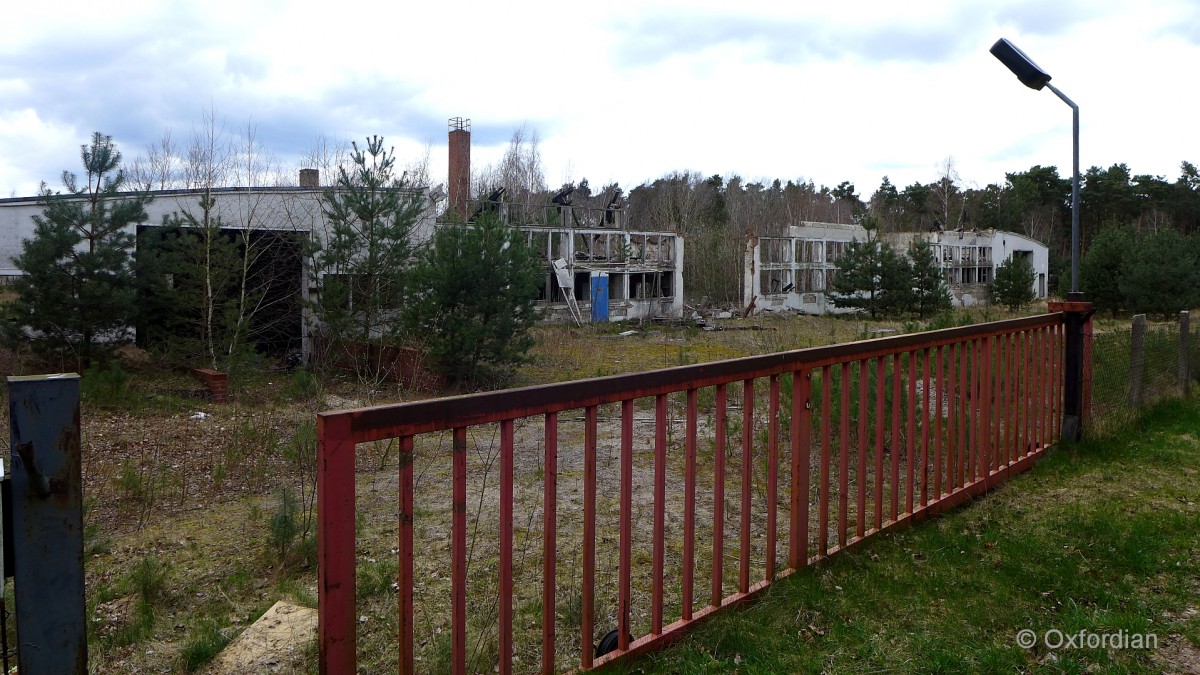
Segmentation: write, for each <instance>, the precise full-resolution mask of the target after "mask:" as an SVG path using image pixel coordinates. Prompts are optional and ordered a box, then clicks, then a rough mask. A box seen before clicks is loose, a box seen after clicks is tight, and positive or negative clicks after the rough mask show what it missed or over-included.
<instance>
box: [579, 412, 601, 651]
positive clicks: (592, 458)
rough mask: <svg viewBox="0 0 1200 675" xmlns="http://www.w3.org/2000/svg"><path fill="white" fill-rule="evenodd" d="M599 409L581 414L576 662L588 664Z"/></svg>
mask: <svg viewBox="0 0 1200 675" xmlns="http://www.w3.org/2000/svg"><path fill="white" fill-rule="evenodd" d="M598 416H599V410H598V408H597V407H596V406H594V405H591V406H588V407H587V408H586V409H585V410H584V413H583V589H582V596H583V599H582V603H581V604H582V607H583V620H582V622H581V624H582V625H581V626H580V650H581V652H582V653H581V654H580V657H581V659H580V664H581V665H582V666H583V667H584V668H591V667H592V654H593V651H592V650H593V644H592V639H593V638H594V637H595V626H594V625H593V621H594V619H595V616H596V612H595V607H596V604H595V603H596V421H597V418H598Z"/></svg>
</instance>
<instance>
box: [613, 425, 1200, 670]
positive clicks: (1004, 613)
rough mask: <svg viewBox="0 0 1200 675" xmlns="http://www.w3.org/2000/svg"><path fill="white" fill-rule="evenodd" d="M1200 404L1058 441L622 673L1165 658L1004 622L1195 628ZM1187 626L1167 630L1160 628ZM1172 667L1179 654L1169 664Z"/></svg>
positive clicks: (1137, 665)
mask: <svg viewBox="0 0 1200 675" xmlns="http://www.w3.org/2000/svg"><path fill="white" fill-rule="evenodd" d="M1196 429H1200V403H1198V402H1196V401H1190V402H1171V403H1167V404H1163V405H1160V406H1157V407H1155V408H1154V409H1152V410H1151V411H1150V412H1149V413H1148V414H1147V415H1145V416H1144V417H1143V418H1141V419H1140V420H1139V422H1138V423H1137V424H1136V425H1135V426H1134V427H1132V428H1130V429H1128V430H1127V431H1125V432H1124V433H1122V434H1121V435H1119V436H1116V437H1112V438H1109V439H1106V440H1096V441H1087V442H1084V443H1080V444H1076V445H1073V446H1067V447H1063V448H1061V449H1059V450H1057V451H1054V452H1052V454H1051V455H1050V456H1049V457H1047V458H1046V459H1045V460H1044V461H1043V462H1042V463H1041V464H1040V465H1038V466H1037V467H1035V468H1034V469H1033V470H1032V471H1031V472H1030V473H1029V474H1027V475H1025V476H1022V477H1019V478H1017V479H1015V480H1012V481H1010V482H1009V483H1007V484H1005V485H1004V486H1001V487H1000V488H998V489H997V490H996V491H995V492H993V493H992V494H990V495H988V496H986V497H984V498H981V499H978V500H976V501H975V502H974V503H972V504H970V505H968V506H966V507H964V508H960V509H958V510H956V511H954V512H951V513H949V514H946V515H944V516H942V517H940V518H937V519H935V520H932V521H929V522H927V523H924V524H921V525H919V526H917V527H914V528H912V529H909V530H906V531H903V532H900V533H897V534H895V535H891V536H885V537H882V538H879V539H878V540H876V541H874V542H871V543H868V544H867V545H865V546H864V547H862V548H860V549H858V550H856V551H853V552H851V553H847V554H843V555H839V556H836V557H835V558H834V559H832V560H830V561H828V562H827V563H825V564H822V565H819V566H817V567H815V568H812V569H810V570H807V571H804V572H801V573H798V574H795V575H793V576H791V577H789V578H788V579H785V580H782V581H780V582H778V583H776V584H775V585H773V586H772V587H771V588H770V589H769V590H768V591H767V592H766V593H765V594H764V595H763V596H762V598H761V599H760V600H759V601H758V602H757V603H755V604H753V605H751V606H750V607H749V608H747V609H746V610H744V611H733V612H728V613H726V614H724V615H722V616H718V617H715V618H714V619H712V620H711V621H710V622H708V623H706V624H704V625H703V626H700V627H698V628H697V630H696V631H695V632H694V633H692V634H691V635H690V636H688V638H686V639H685V640H684V641H683V642H682V643H681V644H679V645H677V646H675V647H673V648H671V649H668V650H666V651H664V652H661V653H658V654H654V655H651V656H649V657H647V658H644V659H641V660H639V661H635V662H632V663H629V664H625V665H623V666H620V667H618V668H617V669H616V670H618V671H619V672H656V673H657V672H662V673H667V672H670V673H699V672H734V671H737V672H741V673H781V672H819V671H823V672H834V673H838V672H844V673H851V672H930V673H939V672H941V673H959V672H1022V671H1027V670H1035V669H1039V670H1041V669H1044V670H1049V671H1052V672H1146V673H1152V672H1161V671H1162V670H1164V669H1170V668H1171V667H1172V665H1171V664H1170V663H1169V662H1163V661H1161V660H1159V659H1161V658H1166V657H1161V656H1160V657H1158V659H1156V656H1155V650H1153V649H1105V648H1098V649H1090V648H1087V647H1086V646H1084V647H1082V648H1059V649H1051V648H1050V647H1049V646H1048V645H1047V644H1045V640H1044V639H1043V638H1039V639H1040V642H1039V644H1038V645H1036V646H1035V647H1033V648H1032V649H1024V648H1022V647H1020V646H1018V644H1017V641H1016V635H1017V633H1018V631H1020V630H1022V629H1031V630H1033V631H1035V632H1036V633H1037V634H1038V635H1039V636H1044V635H1045V633H1046V631H1049V630H1052V629H1057V630H1060V631H1062V633H1064V634H1075V633H1078V632H1079V631H1082V630H1086V631H1088V632H1089V633H1101V634H1103V633H1113V632H1116V631H1126V632H1128V633H1153V634H1155V635H1156V636H1157V639H1158V641H1159V645H1160V646H1161V645H1163V644H1164V643H1166V642H1167V641H1168V640H1171V639H1188V640H1190V641H1191V644H1192V645H1193V648H1195V646H1196V644H1197V642H1198V640H1200V618H1197V616H1196V607H1197V600H1196V598H1197V586H1196V581H1195V580H1196V579H1197V578H1200V541H1198V540H1197V537H1196V532H1197V531H1200V441H1198V440H1197V439H1196V436H1195V433H1196V432H1195V430H1196ZM1172 635H1174V636H1180V635H1182V636H1184V637H1183V638H1172V637H1171V636H1172ZM1174 667H1175V668H1176V669H1180V668H1181V666H1174Z"/></svg>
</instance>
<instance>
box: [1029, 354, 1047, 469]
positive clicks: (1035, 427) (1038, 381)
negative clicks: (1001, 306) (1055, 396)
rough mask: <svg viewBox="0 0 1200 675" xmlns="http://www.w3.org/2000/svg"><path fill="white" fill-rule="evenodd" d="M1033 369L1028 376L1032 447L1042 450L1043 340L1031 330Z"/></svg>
mask: <svg viewBox="0 0 1200 675" xmlns="http://www.w3.org/2000/svg"><path fill="white" fill-rule="evenodd" d="M1032 336H1033V368H1032V369H1031V370H1030V376H1031V377H1032V378H1033V423H1032V424H1031V425H1030V426H1031V429H1032V431H1033V447H1036V448H1042V447H1043V442H1042V430H1043V414H1044V412H1045V411H1044V410H1043V407H1044V402H1045V374H1044V372H1043V370H1042V365H1043V360H1044V358H1045V348H1044V347H1045V340H1044V339H1043V335H1042V331H1040V330H1033V331H1032Z"/></svg>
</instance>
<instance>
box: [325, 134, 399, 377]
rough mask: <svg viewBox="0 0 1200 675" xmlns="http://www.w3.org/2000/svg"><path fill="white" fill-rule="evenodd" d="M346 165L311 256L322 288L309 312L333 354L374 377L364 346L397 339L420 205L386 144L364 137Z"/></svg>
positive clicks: (376, 366) (328, 193)
mask: <svg viewBox="0 0 1200 675" xmlns="http://www.w3.org/2000/svg"><path fill="white" fill-rule="evenodd" d="M351 164H352V166H351V168H350V170H347V169H346V168H344V167H342V168H339V170H338V179H337V185H336V187H334V188H331V189H329V190H326V191H325V194H324V198H323V200H322V209H323V210H324V212H325V219H326V221H327V222H328V223H329V225H328V230H327V231H326V232H324V233H317V234H316V236H315V237H314V240H313V248H312V250H311V251H310V254H311V256H312V259H313V262H314V269H316V270H317V272H318V276H317V287H318V290H319V296H318V299H317V300H316V301H315V302H314V303H313V305H312V310H313V312H314V315H315V318H316V319H317V320H318V321H319V322H320V323H321V324H322V328H321V330H322V331H323V332H324V334H325V337H326V339H327V342H328V346H329V348H330V350H331V352H330V355H332V356H334V357H345V356H351V357H353V358H355V359H357V363H358V370H359V375H360V376H372V375H377V374H378V370H379V364H377V363H373V362H372V361H373V359H369V358H368V359H362V358H361V356H362V354H363V353H364V352H363V351H362V348H363V347H365V346H367V345H369V344H372V343H374V344H382V343H391V342H395V341H397V340H398V339H399V337H400V334H401V331H402V326H401V321H400V320H399V312H400V309H401V308H402V307H403V306H404V303H405V297H406V279H405V276H406V274H407V273H408V269H409V266H410V264H411V262H412V257H413V245H412V242H411V240H410V238H411V235H412V231H413V229H414V227H415V226H416V223H417V220H418V218H419V217H420V215H421V207H422V204H421V198H420V195H419V194H418V193H416V192H413V191H411V190H409V189H407V184H406V183H405V180H404V176H400V177H396V176H395V174H394V165H395V157H394V154H393V153H392V152H390V151H388V150H385V149H384V145H383V138H381V137H379V136H372V137H371V138H368V139H367V146H366V150H365V151H363V150H360V149H359V147H358V144H357V143H356V144H353V152H352V154H351ZM365 353H366V354H369V353H370V350H367V352H365Z"/></svg>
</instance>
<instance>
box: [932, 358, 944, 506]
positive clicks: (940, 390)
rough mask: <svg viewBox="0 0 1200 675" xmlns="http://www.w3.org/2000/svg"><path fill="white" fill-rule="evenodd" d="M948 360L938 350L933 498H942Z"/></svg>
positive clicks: (934, 395) (935, 390)
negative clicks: (944, 367)
mask: <svg viewBox="0 0 1200 675" xmlns="http://www.w3.org/2000/svg"><path fill="white" fill-rule="evenodd" d="M945 360H946V348H945V347H944V346H940V347H938V348H937V373H936V374H935V380H936V383H937V386H935V387H934V391H933V392H931V393H932V394H933V415H934V418H933V498H934V500H935V501H936V500H939V499H941V498H942V398H943V396H944V394H945V392H946V389H945V386H946V380H945V377H944V376H945V371H944V370H943V368H942V362H943V361H945Z"/></svg>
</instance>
